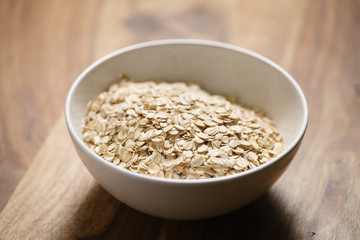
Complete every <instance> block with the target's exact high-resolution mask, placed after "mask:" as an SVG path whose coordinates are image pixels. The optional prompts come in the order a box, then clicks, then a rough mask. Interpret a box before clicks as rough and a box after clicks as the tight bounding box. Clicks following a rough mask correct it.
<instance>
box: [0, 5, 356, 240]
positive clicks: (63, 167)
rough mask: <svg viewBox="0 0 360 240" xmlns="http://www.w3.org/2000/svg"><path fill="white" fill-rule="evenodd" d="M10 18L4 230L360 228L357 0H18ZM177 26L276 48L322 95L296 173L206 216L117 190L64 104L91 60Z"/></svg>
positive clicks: (311, 232)
mask: <svg viewBox="0 0 360 240" xmlns="http://www.w3.org/2000/svg"><path fill="white" fill-rule="evenodd" d="M0 19H1V21H0V40H1V41H0V96H1V97H2V101H0V116H1V121H0V136H1V138H0V209H2V212H1V213H0V239H56V238H64V239H79V238H83V239H207V238H214V239H227V238H236V239H240V238H244V239H310V238H313V239H357V238H358V236H360V226H359V222H360V207H359V205H360V187H359V183H360V157H359V156H360V149H359V146H360V80H359V76H360V68H359V66H360V54H359V50H358V48H359V43H360V3H359V2H358V1H352V0H345V1H341V2H340V1H325V0H320V1H309V0H300V1H296V2H289V1H285V0H276V1H269V0H260V1H205V0H195V1H191V2H190V1H189V2H188V1H176V2H171V4H169V3H168V1H161V0H159V1H130V0H129V1H110V0H109V1H82V0H80V1H58V0H55V1H33V0H32V1H20V0H19V1H10V0H9V1H0ZM177 37H187V38H204V39H210V40H218V41H224V42H228V43H232V44H236V45H239V46H242V47H245V48H248V49H250V50H253V51H256V52H258V53H260V54H263V55H265V56H267V57H269V58H270V59H272V60H274V61H275V62H277V63H278V64H280V65H281V66H283V67H284V68H285V69H286V70H288V71H289V72H290V74H292V75H293V76H294V77H295V79H296V80H297V81H298V82H299V84H300V85H301V87H302V88H303V90H304V92H305V95H306V97H307V99H308V103H309V110H310V121H309V127H308V131H307V133H306V135H305V138H304V141H303V144H302V146H301V148H300V150H299V152H298V155H297V156H296V157H295V159H294V162H293V163H292V165H291V166H290V167H289V169H288V170H287V172H286V173H285V175H284V176H283V177H282V178H281V179H280V180H279V181H278V182H277V183H276V184H275V186H274V187H273V188H272V189H271V190H270V191H269V192H268V193H266V194H265V195H264V196H262V197H261V198H259V199H258V200H256V201H255V202H253V203H251V204H250V205H248V206H246V207H244V208H242V209H240V210H238V211H235V212H233V213H231V214H228V215H225V216H222V217H218V218H214V219H209V220H204V221H192V222H179V221H168V220H163V219H159V218H154V217H150V216H148V215H145V214H142V213H139V212H137V211H135V210H132V209H131V208H129V207H127V206H125V205H124V204H122V203H120V202H118V201H117V200H116V199H114V198H113V197H111V196H110V195H109V194H108V193H107V192H106V191H105V190H103V189H102V188H101V187H100V186H99V185H98V184H96V182H95V181H94V180H93V178H92V177H91V176H90V175H89V173H88V172H87V171H86V169H85V168H84V167H83V165H82V163H81V162H80V160H79V159H78V157H77V156H76V154H75V152H74V150H73V147H72V146H71V142H70V138H69V136H68V134H67V131H66V127H65V123H64V120H63V116H62V115H61V112H62V111H63V106H64V101H65V96H66V92H67V89H68V88H69V86H70V84H71V83H72V81H73V80H74V79H75V77H76V76H77V75H78V74H79V73H80V72H81V71H82V70H83V69H84V68H85V67H86V66H87V65H88V64H90V63H91V62H92V61H94V60H95V59H97V58H99V57H101V56H103V55H104V54H106V53H109V52H111V51H113V50H116V49H118V48H120V47H123V46H126V45H129V44H132V43H136V42H141V41H147V40H154V39H162V38H177ZM15 188H16V190H15V191H14V189H15Z"/></svg>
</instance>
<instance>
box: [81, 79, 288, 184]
mask: <svg viewBox="0 0 360 240" xmlns="http://www.w3.org/2000/svg"><path fill="white" fill-rule="evenodd" d="M232 99H233V98H232ZM82 130H83V140H84V142H85V143H86V144H87V146H88V147H89V148H90V149H91V150H92V151H94V152H95V153H96V154H98V155H99V156H101V157H102V158H104V159H105V160H106V161H109V162H112V163H113V164H114V165H118V166H119V167H121V168H125V169H128V170H129V171H133V172H137V173H141V174H147V175H152V176H157V177H165V178H174V179H186V178H187V179H202V178H213V177H220V176H225V175H230V174H235V173H238V172H242V171H246V170H249V169H252V168H255V167H256V166H259V165H261V164H263V163H266V162H268V161H269V160H270V159H271V158H273V157H275V156H277V155H278V154H280V153H281V152H282V151H283V149H284V146H283V143H282V136H281V135H280V134H279V133H278V131H277V130H276V128H275V127H274V125H273V123H272V122H271V120H270V119H269V118H267V117H266V115H265V113H263V112H261V111H260V110H258V109H254V108H245V107H242V106H240V105H236V104H233V102H230V101H228V100H226V98H225V97H222V96H218V95H210V94H209V93H207V92H205V91H203V90H201V89H200V88H199V86H198V85H195V84H186V83H183V82H177V83H166V82H161V83H155V82H152V81H149V82H138V83H136V82H132V81H131V80H130V79H129V77H127V76H123V79H122V81H120V82H119V83H115V84H112V85H111V86H110V88H109V90H108V91H105V92H102V93H101V94H99V96H98V98H97V99H96V100H94V101H91V102H89V104H88V108H87V112H86V117H85V123H84V126H83V129H82Z"/></svg>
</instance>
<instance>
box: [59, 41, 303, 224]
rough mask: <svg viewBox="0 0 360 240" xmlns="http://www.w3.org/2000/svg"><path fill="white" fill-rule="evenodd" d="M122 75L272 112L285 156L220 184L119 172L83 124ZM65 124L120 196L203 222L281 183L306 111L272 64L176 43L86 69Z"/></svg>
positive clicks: (144, 47) (100, 177) (148, 209)
mask: <svg viewBox="0 0 360 240" xmlns="http://www.w3.org/2000/svg"><path fill="white" fill-rule="evenodd" d="M122 73H126V74H128V75H130V76H131V77H132V78H134V79H135V80H136V81H146V80H151V79H159V78H160V79H167V80H168V81H176V80H182V81H192V82H196V83H198V84H200V86H201V87H202V88H204V89H206V90H207V91H209V92H211V93H217V94H224V95H229V94H232V95H234V96H236V99H237V101H238V102H240V103H244V104H249V105H252V106H255V107H258V108H260V109H262V110H264V111H265V112H267V113H268V114H269V116H270V117H271V118H272V119H273V121H274V122H275V124H276V125H277V127H278V129H279V130H280V132H281V133H282V134H283V136H284V139H285V145H286V150H285V151H284V152H283V153H282V154H281V155H279V156H278V157H276V158H275V159H273V160H272V161H270V162H268V163H266V164H263V165H261V166H260V167H257V168H256V169H252V170H249V171H247V172H244V173H239V174H236V175H231V176H225V177H220V178H214V179H201V180H173V179H162V178H157V177H151V176H146V175H142V174H136V173H132V172H130V171H127V170H123V169H120V168H119V167H116V166H114V165H112V164H111V163H108V162H107V161H105V160H103V159H102V158H100V157H99V156H97V155H96V154H95V153H93V152H91V151H90V150H89V149H88V148H87V146H86V145H85V144H84V143H83V142H82V137H81V126H82V121H83V118H84V114H85V109H86V105H87V103H88V101H89V100H92V99H94V98H96V96H97V95H98V93H99V92H100V91H103V90H105V89H106V88H107V87H108V86H109V84H110V83H112V82H114V81H116V80H118V79H119V75H120V74H122ZM65 118H66V123H67V126H68V130H69V133H70V136H71V138H72V141H73V143H74V146H75V148H76V151H77V152H78V154H79V156H80V158H81V160H82V161H83V163H84V164H85V166H86V167H87V169H88V170H89V171H90V173H91V174H92V175H93V176H94V178H95V179H96V180H97V181H98V183H99V184H100V185H101V186H103V187H104V188H105V189H106V190H107V191H108V192H109V193H111V194H112V195H113V196H114V197H116V198H117V199H119V200H120V201H121V202H123V203H125V204H127V205H128V206H130V207H133V208H135V209H137V210H139V211H141V212H144V213H148V214H150V215H154V216H158V217H163V218H169V219H203V218H209V217H214V216H218V215H222V214H225V213H228V212H231V211H233V210H235V209H238V208H240V207H242V206H244V205H245V204H247V203H249V202H251V201H252V200H254V199H256V198H257V197H259V196H260V195H261V194H263V193H264V192H265V191H267V190H268V189H269V188H270V187H271V186H272V185H273V184H274V183H275V181H276V180H277V179H278V178H279V177H280V176H281V175H282V173H283V172H284V171H285V169H286V168H287V166H288V165H289V163H290V161H291V160H292V158H293V156H294V155H295V153H296V151H297V149H298V147H299V145H300V143H301V139H302V137H303V135H304V133H305V130H306V126H307V121H308V109H307V103H306V100H305V97H304V94H303V92H302V91H301V89H300V87H299V86H298V84H297V83H296V82H295V80H294V79H293V78H292V77H291V76H290V75H289V74H288V73H286V72H285V71H284V70H283V69H281V68H280V67H279V66H278V65H276V64H275V63H273V62H271V61H270V60H268V59H266V58H264V57H262V56H260V55H258V54H255V53H253V52H250V51H248V50H245V49H242V48H239V47H236V46H232V45H229V44H224V43H219V42H213V41H205V40H193V39H170V40H161V41H153V42H146V43H141V44H137V45H133V46H130V47H126V48H123V49H120V50H118V51H116V52H113V53H111V54H109V55H107V56H106V57H104V58H102V59H100V60H98V61H96V62H95V63H94V64H92V65H91V66H90V67H88V68H87V69H86V70H85V71H84V72H83V73H82V74H81V75H80V76H79V77H78V78H77V79H76V81H75V83H74V84H73V86H72V87H71V89H70V91H69V94H68V97H67V100H66V107H65Z"/></svg>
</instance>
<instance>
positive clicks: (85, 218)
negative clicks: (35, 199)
mask: <svg viewBox="0 0 360 240" xmlns="http://www.w3.org/2000/svg"><path fill="white" fill-rule="evenodd" d="M294 221H295V220H294V216H292V215H291V214H290V213H289V210H288V209H285V207H284V205H283V203H282V201H281V199H279V198H278V197H277V194H276V192H274V191H270V192H268V193H266V194H264V195H263V196H262V197H260V198H259V199H257V200H256V201H254V202H253V203H251V204H249V205H248V206H246V207H244V208H242V209H239V210H237V211H235V212H232V213H230V214H227V215H224V216H221V217H217V218H213V219H208V220H201V221H173V220H164V219H161V218H156V217H152V216H149V215H146V214H143V213H140V212H138V211H136V210H133V209H132V208H130V207H127V206H126V205H124V204H122V203H120V202H119V201H117V200H116V199H115V198H113V197H112V196H111V195H110V194H109V193H107V192H106V191H105V190H104V189H103V188H102V187H100V185H98V184H95V185H94V186H93V188H92V189H91V191H89V193H88V195H87V197H86V198H85V199H84V201H83V202H82V203H81V204H80V206H79V208H78V210H77V211H76V212H75V213H74V216H73V217H72V220H71V221H70V222H69V224H68V225H66V226H65V229H63V231H62V232H63V234H64V237H65V238H67V239H97V238H104V239H145V238H146V239H232V238H234V236H236V239H290V238H293V237H294V236H296V235H297V233H296V232H294V231H295V226H294V224H295V223H294Z"/></svg>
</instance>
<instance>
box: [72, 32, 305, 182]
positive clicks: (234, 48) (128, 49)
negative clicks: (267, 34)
mask: <svg viewBox="0 0 360 240" xmlns="http://www.w3.org/2000/svg"><path fill="white" fill-rule="evenodd" d="M186 44H188V45H203V46H208V47H217V48H222V49H227V50H232V51H236V52H240V53H243V54H245V55H248V56H250V57H253V58H256V59H258V60H260V61H262V62H264V63H266V64H268V65H270V66H271V67H273V68H275V69H276V70H277V71H279V72H280V73H281V74H283V75H284V76H285V77H286V78H287V79H288V80H289V81H290V83H291V84H292V85H293V86H294V87H295V89H296V91H297V92H298V94H299V96H300V99H301V103H302V107H303V112H304V116H303V119H302V126H301V129H300V131H299V132H298V134H297V136H296V137H295V140H293V141H292V142H291V143H290V144H289V146H288V147H287V148H285V150H284V151H283V152H282V153H281V154H280V155H278V156H276V157H275V158H273V159H271V161H268V162H266V163H264V164H262V165H260V166H258V167H256V168H253V169H250V170H247V171H244V172H239V173H236V174H232V175H225V176H221V177H215V178H206V179H172V178H162V177H155V176H150V175H145V174H141V173H136V172H132V171H129V170H127V169H122V168H120V167H118V166H115V165H114V164H113V163H110V162H108V161H106V160H104V159H103V158H102V157H100V156H99V155H97V154H95V153H94V152H92V151H91V150H90V149H89V148H88V147H87V146H86V145H85V143H84V142H83V141H82V139H80V138H79V137H78V135H77V134H76V132H75V129H74V127H73V125H72V123H71V120H70V105H71V104H70V103H71V101H72V97H73V94H74V92H75V90H76V88H77V87H78V85H79V84H80V82H81V81H82V80H83V79H84V77H85V76H87V74H89V73H90V72H91V71H92V70H93V69H94V68H96V67H97V66H98V65H100V64H101V63H103V62H105V61H107V60H108V59H110V58H113V57H114V56H117V55H120V54H123V53H126V52H131V51H133V50H137V49H141V48H147V47H154V46H162V45H186ZM308 120H309V113H308V105H307V101H306V98H305V95H304V93H303V91H302V89H301V88H300V86H299V84H298V83H297V82H296V81H295V79H294V78H293V77H292V76H291V75H290V74H289V73H287V72H286V71H285V70H284V69H283V68H281V67H280V66H279V65H278V64H276V63H275V62H273V61H271V60H270V59H268V58H266V57H264V56H262V55H260V54H258V53H255V52H253V51H251V50H248V49H245V48H242V47H238V46H235V45H232V44H228V43H223V42H217V41H212V40H203V39H181V38H176V39H163V40H155V41H148V42H142V43H137V44H133V45H130V46H127V47H124V48H121V49H119V50H116V51H114V52H111V53H109V54H107V55H105V56H104V57H102V58H100V59H98V60H96V61H95V62H93V63H92V64H91V65H90V66H88V67H87V68H86V69H85V70H84V71H83V72H82V73H81V74H80V75H79V76H78V77H77V78H76V80H75V81H74V83H73V84H72V86H71V87H70V90H69V92H68V95H67V97H66V103H65V121H66V125H67V128H68V131H69V134H70V135H71V137H72V139H73V141H74V143H75V144H76V145H77V146H78V147H79V148H81V150H82V151H83V152H85V153H86V154H88V155H90V157H93V158H94V159H96V161H98V162H99V163H100V164H102V165H104V167H110V169H112V170H113V171H116V172H119V173H121V174H125V175H126V176H127V177H130V178H137V179H142V180H145V181H151V182H158V183H163V184H206V183H211V182H223V181H230V180H234V179H236V178H241V177H245V176H247V175H250V174H253V173H256V172H259V171H262V170H263V169H265V168H268V167H270V166H272V165H273V164H275V163H276V162H278V161H279V160H280V159H281V158H283V157H284V156H286V155H287V154H289V153H290V152H291V151H292V150H293V149H294V148H295V147H296V146H297V144H298V143H299V142H300V141H301V139H302V138H303V136H304V134H305V131H306V128H307V125H308Z"/></svg>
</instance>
